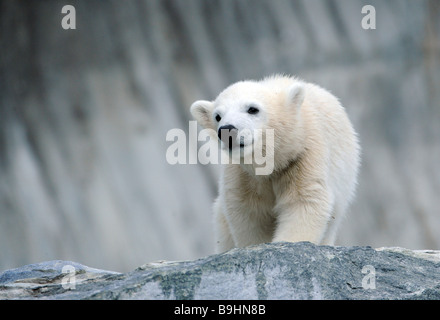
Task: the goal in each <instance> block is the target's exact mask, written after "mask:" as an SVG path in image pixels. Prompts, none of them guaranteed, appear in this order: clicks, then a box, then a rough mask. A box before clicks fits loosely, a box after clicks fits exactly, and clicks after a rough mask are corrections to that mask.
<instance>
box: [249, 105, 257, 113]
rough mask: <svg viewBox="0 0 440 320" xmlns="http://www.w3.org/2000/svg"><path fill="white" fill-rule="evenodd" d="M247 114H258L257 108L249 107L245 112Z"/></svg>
mask: <svg viewBox="0 0 440 320" xmlns="http://www.w3.org/2000/svg"><path fill="white" fill-rule="evenodd" d="M247 112H248V113H249V114H257V113H258V112H260V110H258V109H257V108H255V107H252V106H251V107H249V109H248V110H247Z"/></svg>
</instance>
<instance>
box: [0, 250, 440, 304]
mask: <svg viewBox="0 0 440 320" xmlns="http://www.w3.org/2000/svg"><path fill="white" fill-rule="evenodd" d="M66 270H67V271H66ZM0 298H1V299H261V300H262V299H440V252H439V251H423V250H409V249H403V248H380V249H373V248H371V247H330V246H316V245H313V244H311V243H308V242H301V243H295V244H293V243H275V244H262V245H258V246H252V247H247V248H241V249H233V250H231V251H228V252H226V253H223V254H218V255H211V256H208V257H205V258H202V259H198V260H194V261H181V262H166V261H160V262H155V263H149V264H146V265H143V266H141V267H139V268H137V269H136V270H134V271H132V272H128V273H116V272H111V271H105V270H98V269H93V268H89V267H86V266H84V265H81V264H78V263H75V262H71V261H60V260H57V261H48V262H42V263H38V264H32V265H27V266H24V267H20V268H17V269H11V270H7V271H5V272H3V273H1V274H0Z"/></svg>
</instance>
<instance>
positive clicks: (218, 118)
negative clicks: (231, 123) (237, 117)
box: [215, 114, 222, 122]
mask: <svg viewBox="0 0 440 320" xmlns="http://www.w3.org/2000/svg"><path fill="white" fill-rule="evenodd" d="M221 119H222V117H220V115H219V114H218V115H216V116H215V120H216V121H217V122H220V120H221Z"/></svg>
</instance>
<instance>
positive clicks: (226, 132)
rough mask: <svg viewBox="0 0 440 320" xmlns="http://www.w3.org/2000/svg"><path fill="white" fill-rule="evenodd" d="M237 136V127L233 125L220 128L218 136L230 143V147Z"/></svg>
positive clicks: (230, 147) (224, 141) (229, 147)
mask: <svg viewBox="0 0 440 320" xmlns="http://www.w3.org/2000/svg"><path fill="white" fill-rule="evenodd" d="M236 137H237V128H236V127H234V126H233V125H230V124H228V125H226V126H221V127H220V128H219V129H218V138H219V139H220V140H221V141H223V143H226V144H227V145H228V149H232V147H233V141H234V140H235V138H236Z"/></svg>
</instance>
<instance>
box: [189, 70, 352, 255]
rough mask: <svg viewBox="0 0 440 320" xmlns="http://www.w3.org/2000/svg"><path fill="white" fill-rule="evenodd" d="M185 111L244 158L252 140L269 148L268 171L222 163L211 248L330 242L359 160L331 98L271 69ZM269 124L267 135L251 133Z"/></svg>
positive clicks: (348, 126) (348, 127)
mask: <svg viewBox="0 0 440 320" xmlns="http://www.w3.org/2000/svg"><path fill="white" fill-rule="evenodd" d="M191 113H192V115H193V117H194V118H195V120H197V121H198V123H199V124H200V125H201V126H202V127H204V128H209V129H212V132H214V133H215V134H216V135H217V137H218V139H219V141H220V144H221V146H222V149H223V151H224V152H225V153H228V154H230V155H231V154H232V151H234V150H241V151H243V152H241V153H240V152H239V153H238V154H239V155H240V156H241V157H242V158H243V157H244V155H245V154H246V150H245V149H246V148H247V149H250V150H252V148H251V147H252V146H253V145H255V143H256V141H257V140H258V141H259V142H260V143H261V144H262V145H263V150H264V151H263V152H270V151H268V150H273V155H272V156H273V170H272V171H271V172H270V173H269V174H266V175H258V174H256V173H255V170H256V169H257V168H258V167H259V164H257V163H255V161H251V162H250V163H249V162H248V163H245V162H244V161H241V162H240V163H238V164H234V163H229V164H226V165H223V168H222V172H221V175H220V181H219V195H218V198H217V199H216V201H215V203H214V216H215V220H214V222H215V234H216V249H217V252H223V251H227V250H229V249H231V248H233V247H244V246H248V245H252V244H258V243H266V242H278V241H288V242H298V241H311V242H313V243H315V244H329V245H332V244H334V241H335V237H336V232H337V229H338V227H339V225H340V223H341V220H342V218H343V216H344V214H345V212H346V211H347V207H348V205H349V203H350V202H351V200H352V198H353V195H354V192H355V188H356V180H357V173H358V169H359V164H360V156H359V155H360V147H359V143H358V139H357V135H356V133H355V131H354V129H353V127H352V125H351V123H350V120H349V119H348V116H347V114H346V112H345V110H344V108H343V107H342V106H341V104H340V103H339V101H338V99H337V98H336V97H334V96H333V95H332V94H330V93H329V92H328V91H326V90H324V89H323V88H321V87H319V86H317V85H314V84H311V83H306V82H303V81H300V80H298V79H296V78H293V77H287V76H278V75H275V76H272V77H268V78H265V79H263V80H260V81H241V82H237V83H235V84H232V85H231V86H229V87H228V88H226V89H225V90H224V91H223V92H221V93H220V94H219V95H218V97H217V98H216V99H215V100H214V101H203V100H200V101H196V102H194V103H193V104H192V106H191ZM270 129H272V132H273V135H272V137H273V141H269V140H270V139H266V140H265V139H264V134H263V136H262V137H261V138H258V137H257V136H256V135H254V136H252V134H251V135H250V137H249V132H257V131H258V130H259V131H260V132H261V131H262V132H266V131H268V130H270ZM245 131H246V134H241V132H245ZM268 143H271V144H273V146H272V147H273V148H267V147H268V145H267V144H268ZM251 152H252V151H251ZM247 153H249V151H247Z"/></svg>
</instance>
